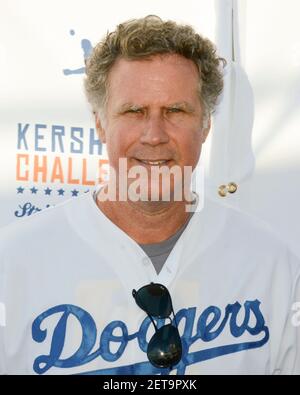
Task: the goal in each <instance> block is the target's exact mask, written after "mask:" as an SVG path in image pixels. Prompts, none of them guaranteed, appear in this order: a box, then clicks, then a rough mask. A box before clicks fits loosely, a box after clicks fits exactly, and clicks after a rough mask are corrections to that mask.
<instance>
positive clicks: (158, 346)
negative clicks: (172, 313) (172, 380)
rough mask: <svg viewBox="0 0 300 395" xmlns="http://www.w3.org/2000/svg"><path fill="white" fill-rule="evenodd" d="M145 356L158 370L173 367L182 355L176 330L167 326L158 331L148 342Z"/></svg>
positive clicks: (169, 325)
mask: <svg viewBox="0 0 300 395" xmlns="http://www.w3.org/2000/svg"><path fill="white" fill-rule="evenodd" d="M147 355H148V358H149V361H150V362H151V363H152V365H154V366H156V367H158V368H167V367H171V366H175V365H176V364H177V363H178V362H179V361H180V359H181V355H182V346H181V339H180V336H179V333H178V330H177V328H175V327H174V326H173V325H171V324H168V325H165V326H162V327H161V328H160V329H158V331H157V332H156V333H155V335H154V336H153V337H152V338H151V340H150V342H149V345H148V350H147Z"/></svg>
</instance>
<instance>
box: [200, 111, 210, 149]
mask: <svg viewBox="0 0 300 395" xmlns="http://www.w3.org/2000/svg"><path fill="white" fill-rule="evenodd" d="M210 127H211V119H210V116H209V117H208V118H207V119H205V122H203V129H202V133H203V140H202V144H203V143H205V140H206V138H207V136H208V133H209V131H210Z"/></svg>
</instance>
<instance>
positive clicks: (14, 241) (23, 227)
mask: <svg viewBox="0 0 300 395" xmlns="http://www.w3.org/2000/svg"><path fill="white" fill-rule="evenodd" d="M87 199H88V196H86V194H85V195H82V196H80V197H76V198H71V199H68V200H65V201H64V202H62V203H59V204H57V205H55V206H51V207H48V208H47V209H45V210H42V211H40V212H37V213H35V214H32V215H31V216H30V217H26V218H22V219H19V220H15V221H13V222H11V223H10V224H8V225H6V226H4V227H2V228H1V229H0V235H1V236H0V249H3V248H4V247H6V248H16V246H17V245H18V242H20V241H21V242H22V244H24V243H26V242H28V243H29V244H30V243H31V242H32V241H33V240H34V239H36V238H39V239H40V238H42V237H48V238H49V241H51V236H53V235H55V234H56V235H58V234H59V233H61V232H62V230H63V229H64V228H65V227H66V226H67V225H68V216H69V215H70V213H72V212H74V213H76V211H78V210H80V207H81V206H82V205H83V204H85V201H86V200H87Z"/></svg>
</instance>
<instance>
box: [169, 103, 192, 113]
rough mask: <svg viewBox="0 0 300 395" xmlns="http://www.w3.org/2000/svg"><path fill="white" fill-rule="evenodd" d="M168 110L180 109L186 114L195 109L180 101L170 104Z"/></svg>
mask: <svg viewBox="0 0 300 395" xmlns="http://www.w3.org/2000/svg"><path fill="white" fill-rule="evenodd" d="M167 107H168V108H180V109H183V110H185V111H187V112H195V108H194V107H193V106H192V105H191V104H190V103H188V102H186V101H181V102H176V103H172V104H170V105H168V106H167Z"/></svg>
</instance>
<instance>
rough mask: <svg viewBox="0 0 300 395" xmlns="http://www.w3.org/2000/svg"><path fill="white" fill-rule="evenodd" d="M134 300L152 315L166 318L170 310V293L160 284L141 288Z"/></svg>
mask: <svg viewBox="0 0 300 395" xmlns="http://www.w3.org/2000/svg"><path fill="white" fill-rule="evenodd" d="M136 302H137V304H138V305H139V307H140V308H141V309H143V310H144V311H146V312H147V313H148V314H150V315H152V316H154V317H158V318H167V317H169V315H170V314H171V312H172V305H171V298H170V294H169V292H168V290H167V289H166V288H165V287H164V286H163V285H160V284H150V285H147V286H146V287H143V288H141V289H140V290H139V291H138V293H137V295H136Z"/></svg>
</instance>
